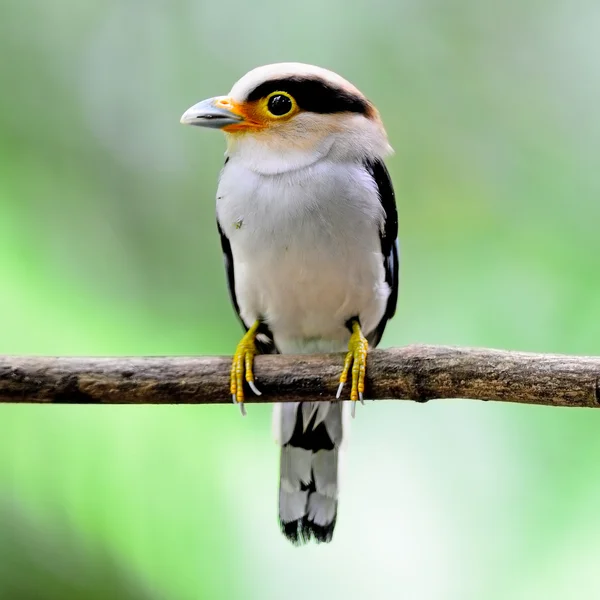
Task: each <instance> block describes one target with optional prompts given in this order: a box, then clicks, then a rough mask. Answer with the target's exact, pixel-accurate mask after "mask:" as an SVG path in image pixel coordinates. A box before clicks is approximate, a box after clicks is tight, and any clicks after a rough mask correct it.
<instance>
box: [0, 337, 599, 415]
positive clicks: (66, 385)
mask: <svg viewBox="0 0 600 600" xmlns="http://www.w3.org/2000/svg"><path fill="white" fill-rule="evenodd" d="M230 364H231V363H230V358H228V357H197V358H183V357H169V358H160V357H151V358H150V357H149V358H45V357H17V356H0V402H41V403H73V404H76V403H87V404H177V403H186V404H219V403H229V402H231V399H230V396H229V369H230ZM341 368H342V356H341V355H339V354H328V355H303V356H287V355H286V356H281V355H269V356H259V357H257V358H256V364H255V373H256V377H257V384H258V386H259V388H260V389H261V390H262V392H263V395H262V396H260V397H256V396H254V395H253V394H252V392H250V391H248V393H247V401H248V402H285V401H302V400H333V399H334V398H335V392H336V388H337V383H338V378H339V375H340V372H341ZM346 391H347V392H348V390H346ZM348 393H349V392H348ZM365 396H366V397H368V398H372V399H384V398H385V399H393V400H400V399H408V400H417V401H419V402H423V401H426V400H430V399H432V398H472V399H479V400H498V401H502V402H520V403H523V404H545V405H550V406H587V407H600V357H578V356H561V355H553V354H529V353H525V352H507V351H503V350H490V349H485V348H455V347H448V346H421V345H415V346H407V347H404V348H391V349H389V350H373V351H372V352H370V353H369V359H368V367H367V394H366V395H365Z"/></svg>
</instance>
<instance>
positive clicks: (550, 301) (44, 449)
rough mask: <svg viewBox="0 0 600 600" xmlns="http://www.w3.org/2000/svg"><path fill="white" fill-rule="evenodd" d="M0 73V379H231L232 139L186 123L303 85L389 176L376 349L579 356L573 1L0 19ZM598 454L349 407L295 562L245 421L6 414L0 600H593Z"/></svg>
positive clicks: (452, 417)
mask: <svg viewBox="0 0 600 600" xmlns="http://www.w3.org/2000/svg"><path fill="white" fill-rule="evenodd" d="M0 56H1V58H0V90H1V91H2V93H1V96H0V107H1V110H0V292H1V293H0V353H8V354H50V355H146V354H160V355H168V354H230V353H231V352H232V350H233V349H234V347H235V344H236V343H237V341H238V339H239V336H240V333H241V331H240V328H239V325H238V322H237V319H236V318H235V316H234V313H233V311H232V309H231V308H230V305H229V299H228V296H227V290H226V284H225V277H224V273H223V268H222V263H221V254H220V246H219V240H218V236H217V233H216V231H215V219H214V195H215V189H216V178H217V175H218V171H219V169H220V167H221V165H222V162H223V151H224V143H223V140H222V137H221V135H220V134H219V133H216V132H210V131H209V132H201V131H198V130H193V129H191V128H184V127H182V126H181V125H180V124H179V117H180V115H181V113H182V112H183V111H184V110H185V109H186V108H188V107H189V106H190V105H191V104H193V103H195V102H197V101H198V100H201V99H203V98H205V97H208V96H213V95H218V94H224V93H226V92H227V91H228V90H229V89H230V87H231V85H232V84H233V82H234V81H236V80H237V79H238V78H239V77H241V76H242V75H243V74H244V73H245V72H246V71H248V70H249V69H251V68H253V67H254V66H257V65H260V64H265V63H270V62H277V61H282V60H297V61H304V62H310V63H315V64H319V65H321V66H325V67H328V68H330V69H333V70H335V71H338V72H339V73H341V74H342V75H344V76H345V77H347V78H348V79H350V80H351V81H353V82H354V83H356V85H358V86H359V87H360V88H361V89H362V90H363V91H364V92H365V93H366V94H367V95H368V96H369V97H370V98H371V99H372V100H373V101H374V102H375V103H376V105H377V106H378V107H379V109H380V111H381V113H382V116H383V119H384V122H385V123H386V125H387V128H388V131H389V134H390V138H391V142H392V144H393V146H394V148H395V150H396V154H395V156H394V157H393V158H391V159H390V160H389V162H388V164H389V168H390V171H391V174H392V177H393V179H394V182H395V186H396V190H397V197H398V207H399V212H400V219H401V221H400V232H401V243H402V272H401V293H400V300H399V308H398V313H397V317H396V318H395V319H394V321H393V322H392V323H391V324H390V325H389V326H388V330H387V332H386V336H385V338H384V340H383V344H382V345H383V346H392V345H402V344H408V343H411V342H431V343H442V344H464V345H483V346H492V347H500V348H510V349H520V350H531V351H540V352H564V353H575V354H600V319H599V318H598V313H599V309H600V275H599V268H598V267H599V263H600V258H599V257H600V235H599V231H600V229H599V223H600V201H599V197H600V168H599V166H598V156H599V154H600V120H599V118H598V107H599V106H600V71H599V70H598V56H600V5H599V4H598V2H597V0H574V1H572V2H567V1H566V0H562V1H561V0H544V1H543V2H542V1H536V0H531V1H529V2H519V1H518V0H507V1H505V2H502V3H499V2H492V1H490V0H488V1H484V2H480V1H477V0H454V1H452V2H448V1H446V0H400V1H396V0H371V1H367V0H356V1H355V2H353V3H348V2H346V1H345V0H327V1H326V2H323V1H318V0H308V1H307V2H303V3H301V4H300V5H288V4H285V3H275V2H273V1H272V0H257V1H256V2H253V3H251V4H247V3H243V2H241V1H237V2H229V3H216V2H207V1H205V0H200V1H196V2H191V1H188V0H183V1H182V2H176V3H167V2H160V1H157V0H149V1H148V0H147V1H146V2H142V1H139V0H138V1H135V0H132V1H123V0H104V1H103V2H99V1H97V2H82V3H78V2H75V1H74V0H58V1H57V2H43V1H42V0H29V1H21V0H4V1H3V3H2V7H1V9H0ZM224 392H225V391H224ZM599 456H600V411H598V412H596V411H590V410H583V409H582V410H573V409H553V408H541V407H527V406H516V405H514V406H513V405H499V404H492V403H486V404H484V403H477V402H472V401H468V402H467V401H459V400H456V401H443V402H442V401H440V402H430V403H428V404H426V405H417V404H414V403H408V402H389V403H378V404H377V405H370V406H367V407H366V408H361V409H360V410H359V411H358V418H357V420H356V421H355V422H354V423H353V427H352V433H351V439H350V444H349V452H348V456H347V459H346V461H345V470H344V474H343V482H342V486H343V487H342V496H341V501H340V513H339V520H338V528H337V531H336V534H335V537H334V541H333V543H332V544H331V545H329V546H310V547H306V548H302V549H296V548H293V547H291V546H290V545H289V544H288V543H287V542H286V541H285V540H284V539H283V537H282V536H281V535H280V533H279V531H278V526H277V521H276V514H277V512H276V504H277V493H276V489H277V471H278V452H277V448H276V446H275V444H274V443H273V442H272V441H271V432H270V407H268V406H251V407H249V416H248V417H247V418H246V419H244V420H242V419H241V418H240V416H239V412H238V411H237V410H234V409H233V407H230V406H226V405H225V406H219V407H207V406H204V407H202V406H149V407H126V406H123V407H118V406H115V407H94V406H73V407H67V406H64V407H63V406H2V407H0V598H2V599H5V598H6V599H9V600H12V599H19V600H21V599H23V600H24V599H30V598H31V599H35V598H42V599H46V598H52V599H55V598H56V599H59V598H60V599H71V598H83V599H85V598H94V599H95V598H117V599H121V598H126V599H129V598H136V599H137V598H140V599H141V598H144V599H156V598H164V599H169V600H171V599H173V600H194V599H202V598H210V599H230V598H231V599H235V598H247V599H252V598H258V599H261V600H264V599H268V598H286V600H295V599H302V598H307V597H310V598H329V599H335V598H343V599H345V600H348V599H355V598H356V599H362V598H366V597H368V598H405V599H408V600H437V599H451V600H471V599H473V600H496V599H498V600H501V599H506V598H511V599H512V600H515V599H517V600H520V599H523V600H525V599H526V600H530V599H532V598H544V599H545V600H555V599H556V600H558V599H561V600H562V599H565V598H567V599H573V598H583V597H585V598H594V597H600V570H599V569H598V558H599V556H600V516H599V513H598V510H597V507H598V504H599V502H600V475H599V471H600V469H599V467H598V462H599Z"/></svg>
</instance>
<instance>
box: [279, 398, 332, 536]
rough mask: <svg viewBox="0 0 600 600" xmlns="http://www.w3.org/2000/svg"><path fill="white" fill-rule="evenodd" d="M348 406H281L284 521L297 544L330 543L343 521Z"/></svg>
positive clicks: (281, 520)
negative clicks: (341, 467)
mask: <svg viewBox="0 0 600 600" xmlns="http://www.w3.org/2000/svg"><path fill="white" fill-rule="evenodd" d="M342 412H343V403H342V402H305V403H302V404H300V403H297V402H294V403H284V404H277V405H276V406H275V411H274V414H273V418H274V423H273V424H274V429H275V435H276V439H277V441H278V442H279V443H280V444H281V460H280V480H279V523H280V526H281V531H282V532H283V534H284V535H285V537H286V538H287V539H288V540H290V541H291V542H292V543H293V544H302V543H305V542H308V541H310V540H311V539H314V540H315V541H317V542H330V541H331V539H332V537H333V530H334V528H335V522H336V518H337V506H338V460H339V453H340V445H341V442H342V430H343V425H342Z"/></svg>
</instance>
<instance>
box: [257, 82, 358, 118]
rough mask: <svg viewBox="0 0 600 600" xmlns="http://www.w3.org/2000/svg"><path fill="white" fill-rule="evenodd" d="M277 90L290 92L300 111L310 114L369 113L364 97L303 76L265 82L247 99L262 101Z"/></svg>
mask: <svg viewBox="0 0 600 600" xmlns="http://www.w3.org/2000/svg"><path fill="white" fill-rule="evenodd" d="M278 91H280V92H287V93H288V94H289V95H290V96H292V98H294V100H295V101H296V103H297V104H298V106H299V107H300V108H301V109H303V110H307V111H310V112H316V113H336V112H354V113H360V114H366V113H368V112H369V103H368V102H367V101H366V100H365V99H364V98H361V97H360V96H357V95H355V94H352V93H351V92H348V91H346V90H342V89H340V88H336V87H333V86H331V85H330V84H328V83H326V82H325V81H323V80H321V79H307V78H302V77H288V78H286V79H272V80H270V81H265V83H261V84H260V85H259V86H257V87H256V88H254V89H253V90H252V91H251V92H250V93H249V94H248V97H247V100H248V102H252V101H255V100H260V99H261V98H265V97H266V96H268V95H269V94H271V93H273V92H278Z"/></svg>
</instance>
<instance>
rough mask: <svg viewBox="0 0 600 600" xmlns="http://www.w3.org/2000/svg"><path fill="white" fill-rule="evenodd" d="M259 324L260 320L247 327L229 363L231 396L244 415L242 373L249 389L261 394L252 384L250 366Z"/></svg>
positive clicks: (252, 374)
mask: <svg viewBox="0 0 600 600" xmlns="http://www.w3.org/2000/svg"><path fill="white" fill-rule="evenodd" d="M259 325H260V322H259V321H256V323H254V325H252V327H250V329H248V331H247V332H246V334H245V335H244V337H243V338H242V340H241V341H240V343H239V344H238V345H237V348H236V350H235V354H234V355H233V361H232V363H231V385H230V389H231V398H232V400H233V403H234V404H236V403H237V404H239V405H240V410H241V411H242V415H246V409H245V408H244V375H245V379H246V381H247V382H248V385H249V386H250V389H251V390H252V391H253V392H254V393H255V394H256V395H257V396H260V395H261V392H260V390H259V389H258V388H257V387H256V386H255V385H254V372H253V371H252V367H253V366H254V356H255V355H256V343H255V340H256V332H257V330H258V326H259Z"/></svg>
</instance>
